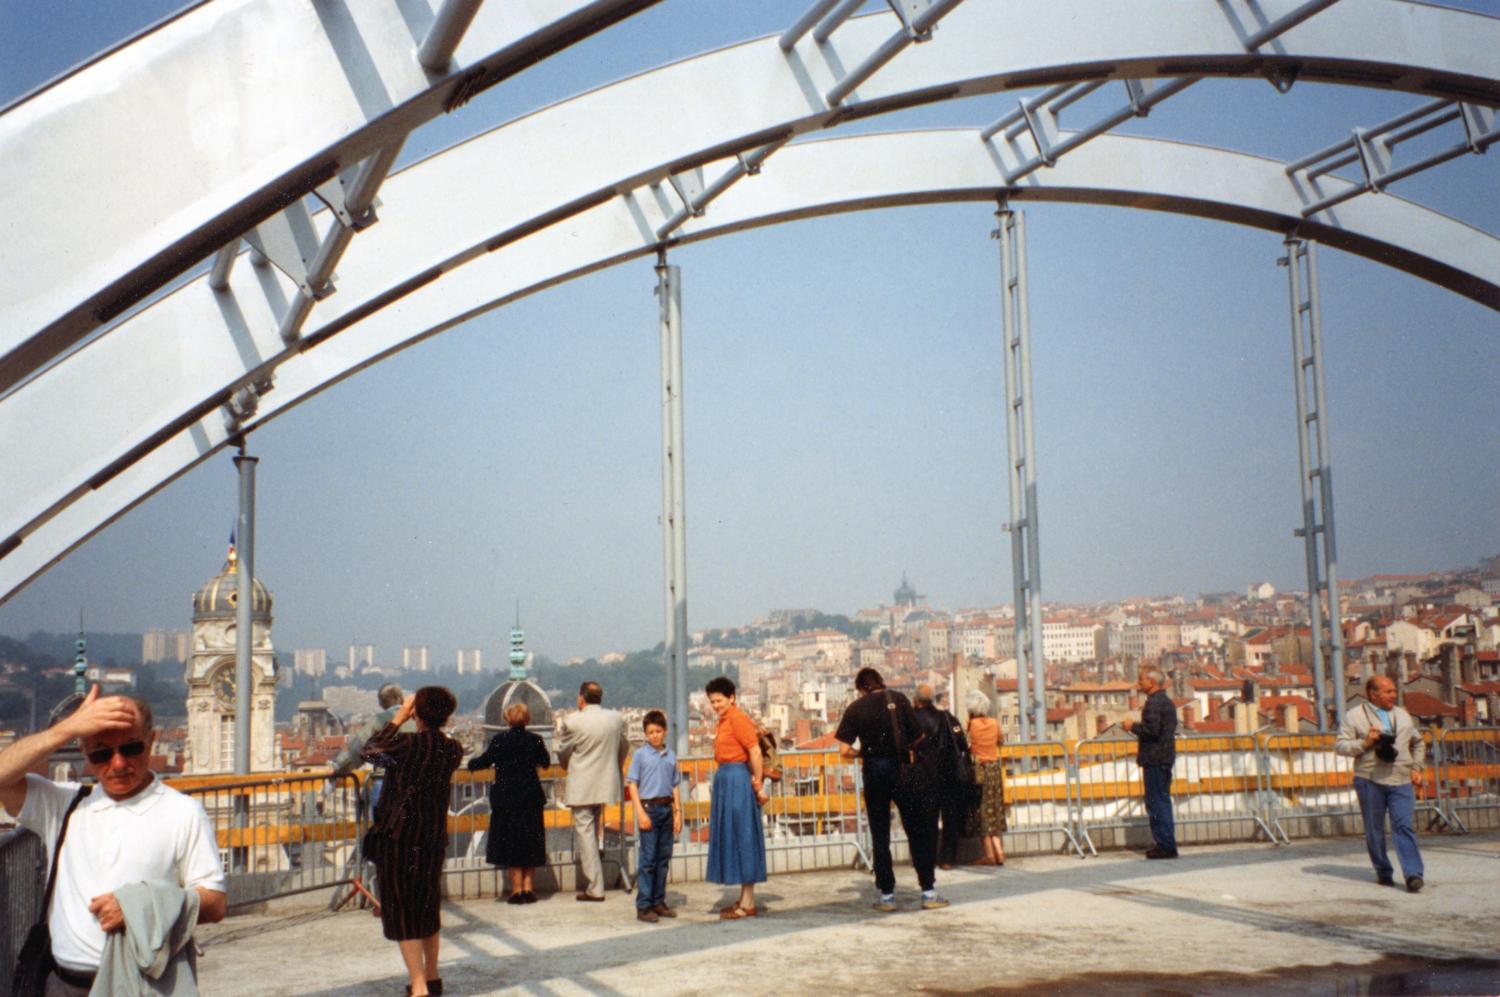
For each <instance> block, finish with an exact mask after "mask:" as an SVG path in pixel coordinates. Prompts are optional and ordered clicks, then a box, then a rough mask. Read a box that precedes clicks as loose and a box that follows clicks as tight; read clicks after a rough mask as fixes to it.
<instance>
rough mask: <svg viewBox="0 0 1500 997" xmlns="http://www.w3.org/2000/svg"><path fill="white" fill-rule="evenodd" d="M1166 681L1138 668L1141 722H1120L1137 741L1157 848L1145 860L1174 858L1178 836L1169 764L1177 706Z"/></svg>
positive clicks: (1156, 672) (1174, 752)
mask: <svg viewBox="0 0 1500 997" xmlns="http://www.w3.org/2000/svg"><path fill="white" fill-rule="evenodd" d="M1165 686H1166V678H1165V676H1163V675H1162V672H1161V669H1160V668H1158V667H1156V666H1155V665H1143V666H1141V673H1140V677H1139V678H1138V679H1137V680H1136V688H1137V689H1139V690H1140V691H1141V692H1143V693H1145V694H1146V705H1145V706H1143V707H1141V719H1140V720H1138V721H1135V720H1122V721H1121V722H1120V726H1121V727H1124V728H1125V730H1126V731H1128V732H1129V733H1131V734H1134V735H1135V737H1136V740H1137V741H1139V742H1140V744H1139V746H1138V747H1137V748H1136V755H1135V760H1136V764H1138V765H1139V766H1140V767H1141V781H1142V782H1143V783H1145V786H1146V815H1147V817H1149V818H1150V820H1151V837H1152V838H1153V839H1154V840H1155V841H1156V845H1155V846H1154V847H1153V848H1150V849H1148V850H1147V852H1146V858H1148V859H1175V858H1176V857H1177V833H1176V829H1175V826H1174V824H1173V821H1172V765H1173V764H1174V763H1175V762H1176V761H1177V741H1176V738H1177V707H1176V705H1175V704H1173V702H1172V697H1171V696H1169V695H1167V690H1166V688H1165Z"/></svg>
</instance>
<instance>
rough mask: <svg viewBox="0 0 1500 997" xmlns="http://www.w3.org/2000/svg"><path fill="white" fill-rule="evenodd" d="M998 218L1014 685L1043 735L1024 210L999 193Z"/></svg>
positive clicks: (1034, 730) (1031, 735)
mask: <svg viewBox="0 0 1500 997" xmlns="http://www.w3.org/2000/svg"><path fill="white" fill-rule="evenodd" d="M995 218H996V219H997V221H998V222H999V225H998V227H997V228H996V229H995V233H994V234H995V238H997V239H999V240H1000V285H1001V295H1002V298H1001V304H1002V308H1001V312H1002V319H1003V322H1002V325H1003V330H1004V335H1005V347H1004V353H1005V428H1006V443H1007V456H1008V463H1007V466H1008V469H1009V483H1010V522H1008V523H1007V524H1006V527H1005V528H1006V530H1008V531H1009V533H1010V554H1011V582H1012V590H1013V593H1014V605H1015V642H1014V643H1015V652H1016V691H1017V694H1018V698H1019V700H1020V725H1021V739H1022V740H1036V739H1041V738H1044V737H1045V736H1046V732H1047V706H1046V695H1047V690H1046V682H1047V675H1046V663H1045V661H1044V660H1043V658H1042V590H1041V541H1040V537H1039V535H1038V532H1037V491H1036V443H1035V438H1034V436H1033V432H1032V420H1031V315H1030V310H1029V307H1028V304H1027V295H1026V217H1025V215H1024V214H1023V213H1021V212H1017V211H1011V210H1010V208H1009V207H1008V206H1007V205H1006V204H1005V203H1004V202H1003V201H1002V202H1001V205H1000V208H999V210H997V211H996V212H995Z"/></svg>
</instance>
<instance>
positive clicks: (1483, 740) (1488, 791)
mask: <svg viewBox="0 0 1500 997" xmlns="http://www.w3.org/2000/svg"><path fill="white" fill-rule="evenodd" d="M1436 753H1437V756H1438V764H1437V787H1438V792H1439V798H1440V801H1441V804H1442V806H1443V809H1444V811H1445V812H1446V814H1447V817H1448V821H1449V823H1450V824H1451V825H1452V827H1453V828H1454V829H1455V830H1460V831H1463V832H1466V833H1467V832H1468V830H1469V829H1470V826H1471V825H1475V826H1482V827H1487V828H1490V827H1497V826H1500V728H1496V727H1457V728H1453V729H1449V730H1440V731H1438V734H1437V744H1436Z"/></svg>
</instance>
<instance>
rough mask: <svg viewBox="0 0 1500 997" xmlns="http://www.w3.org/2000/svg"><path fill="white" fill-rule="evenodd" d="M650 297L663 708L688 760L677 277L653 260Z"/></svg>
mask: <svg viewBox="0 0 1500 997" xmlns="http://www.w3.org/2000/svg"><path fill="white" fill-rule="evenodd" d="M656 297H657V304H658V306H659V308H660V315H661V321H660V324H661V399H662V400H661V526H662V551H663V561H664V562H665V568H666V572H665V576H666V630H667V632H666V641H665V645H664V646H665V653H664V655H663V658H664V660H665V664H666V666H667V702H668V711H669V717H668V719H669V721H670V722H671V731H672V739H671V743H672V745H673V747H674V748H675V750H676V751H677V756H678V757H679V758H684V757H686V756H687V754H688V712H687V701H688V689H687V642H688V629H687V526H686V522H685V519H684V516H685V509H686V505H687V501H686V488H685V486H684V477H683V464H682V462H683V449H682V271H681V269H680V268H678V267H674V266H668V265H667V254H666V253H665V252H660V253H658V254H657V260H656Z"/></svg>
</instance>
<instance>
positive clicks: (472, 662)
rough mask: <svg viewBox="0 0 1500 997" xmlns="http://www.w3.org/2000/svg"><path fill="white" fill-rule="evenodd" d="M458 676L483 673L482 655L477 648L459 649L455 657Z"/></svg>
mask: <svg viewBox="0 0 1500 997" xmlns="http://www.w3.org/2000/svg"><path fill="white" fill-rule="evenodd" d="M457 664H458V674H460V675H478V674H479V673H480V672H482V671H484V655H483V652H481V651H480V649H479V648H477V647H461V648H459V649H458V655H457Z"/></svg>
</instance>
